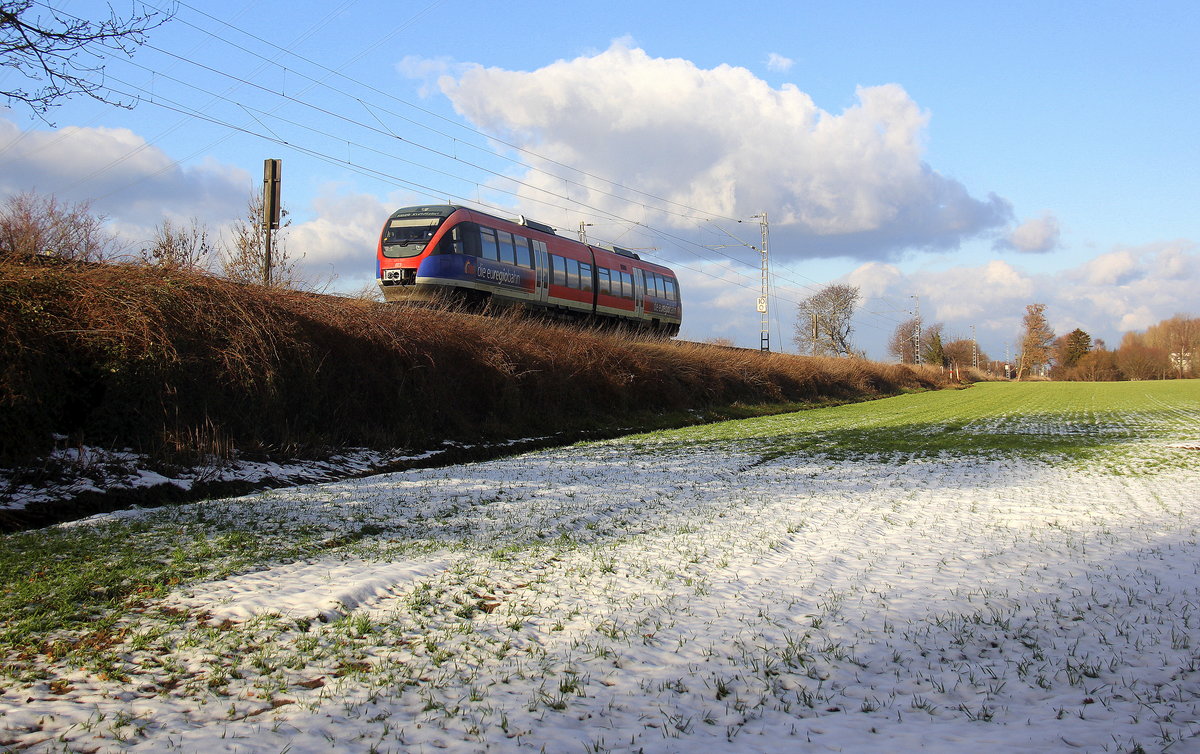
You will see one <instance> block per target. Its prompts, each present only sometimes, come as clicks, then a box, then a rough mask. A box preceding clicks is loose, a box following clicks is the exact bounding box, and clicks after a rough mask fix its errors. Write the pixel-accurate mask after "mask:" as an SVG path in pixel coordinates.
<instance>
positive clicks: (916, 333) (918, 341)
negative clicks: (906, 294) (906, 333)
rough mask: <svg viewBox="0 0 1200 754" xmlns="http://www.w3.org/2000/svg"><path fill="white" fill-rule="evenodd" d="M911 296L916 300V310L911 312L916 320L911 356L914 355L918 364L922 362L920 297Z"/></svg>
mask: <svg viewBox="0 0 1200 754" xmlns="http://www.w3.org/2000/svg"><path fill="white" fill-rule="evenodd" d="M913 298H914V299H916V302H917V309H916V312H915V313H914V314H913V317H914V318H915V319H916V321H917V326H916V327H914V328H913V348H915V349H916V351H915V353H914V354H913V356H914V357H915V361H916V363H918V364H920V363H922V360H921V297H920V296H913Z"/></svg>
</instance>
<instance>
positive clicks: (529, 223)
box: [391, 204, 558, 235]
mask: <svg viewBox="0 0 1200 754" xmlns="http://www.w3.org/2000/svg"><path fill="white" fill-rule="evenodd" d="M460 209H465V210H467V211H468V212H470V213H471V214H473V215H483V216H485V217H490V218H492V219H494V220H503V221H504V222H510V223H516V224H517V225H523V226H525V227H526V228H530V229H531V230H537V231H541V232H542V233H549V234H550V235H558V234H557V233H556V232H555V230H554V228H552V227H551V226H549V225H547V224H546V223H540V222H538V221H537V220H533V219H530V218H528V217H525V215H519V216H518V217H517V218H516V219H515V220H505V219H504V218H503V217H497V216H496V215H489V214H488V213H486V212H480V211H479V210H477V209H471V208H470V207H464V206H462V205H461V204H420V205H417V206H414V207H402V208H400V209H398V210H396V211H395V212H393V213H392V215H391V216H392V217H443V218H445V217H449V216H450V215H453V214H454V213H455V212H457V211H458V210H460Z"/></svg>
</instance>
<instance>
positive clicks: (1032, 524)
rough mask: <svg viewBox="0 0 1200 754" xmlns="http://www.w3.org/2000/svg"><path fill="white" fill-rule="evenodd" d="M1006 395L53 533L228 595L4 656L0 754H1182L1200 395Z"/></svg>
mask: <svg viewBox="0 0 1200 754" xmlns="http://www.w3.org/2000/svg"><path fill="white" fill-rule="evenodd" d="M1035 387H1036V386H1028V389H1032V388H1035ZM1147 389H1149V388H1147ZM1022 390H1027V386H1020V385H1018V386H1008V385H1005V386H988V385H984V386H977V387H976V388H973V389H972V390H971V391H964V393H962V394H961V398H960V397H959V396H955V395H950V396H946V395H944V394H929V395H918V396H905V397H901V398H897V399H890V400H887V401H880V402H876V403H873V404H869V405H868V406H845V407H840V408H834V409H822V410H819V411H812V412H806V413H800V414H792V415H788V416H780V417H772V418H767V419H759V420H752V421H744V422H738V423H734V424H726V425H713V426H710V427H703V428H695V429H690V430H680V431H676V432H669V433H657V434H653V435H646V436H640V437H635V438H624V439H621V440H614V441H607V442H602V443H595V444H586V445H579V446H574V447H569V448H562V449H556V450H549V451H543V452H537V453H530V454H526V455H521V456H518V457H513V458H508V459H503V460H498V461H492V462H487V463H480V464H473V465H465V466H459V467H453V468H442V469H425V470H414V471H408V472H403V473H398V474H389V475H382V476H375V477H369V478H362V479H355V480H351V481H343V482H329V483H323V484H317V485H311V486H305V487H297V488H290V489H278V490H273V491H267V492H263V493H260V494H256V495H251V496H247V497H242V498H236V499H228V500H217V501H206V502H202V503H197V504H193V505H187V506H179V507H174V508H165V509H156V510H153V511H133V512H127V513H122V514H112V515H109V516H104V517H97V518H94V519H89V520H86V521H83V522H78V523H75V524H72V525H67V526H64V527H60V528H59V529H56V530H55V532H56V533H57V535H59V536H75V535H83V534H86V533H87V532H90V531H93V530H95V531H101V530H103V531H105V532H108V533H109V534H111V533H112V532H114V531H115V532H122V531H126V530H127V531H128V532H130V534H129V536H130V537H145V538H153V537H155V536H156V534H157V533H161V534H162V535H163V536H166V535H168V534H170V535H171V536H177V535H179V533H180V532H186V533H187V536H188V537H190V538H191V539H190V540H188V541H192V542H197V541H201V540H203V541H204V542H206V543H207V544H208V549H206V550H205V553H206V554H205V555H203V557H204V558H208V561H206V562H218V561H220V563H224V564H225V566H223V568H224V570H222V568H216V569H215V570H212V571H211V572H212V573H221V576H220V577H212V578H207V579H205V580H201V581H193V582H188V581H184V582H183V583H181V584H179V585H178V586H176V587H175V588H173V589H172V590H171V591H170V593H168V594H167V595H166V596H164V597H155V598H154V599H152V600H143V601H139V602H136V603H131V607H130V608H129V609H128V610H127V611H126V612H124V613H123V614H122V615H121V617H120V619H119V621H118V622H117V623H116V625H114V626H112V627H110V628H109V629H107V630H106V634H105V635H106V636H108V637H109V644H107V645H106V646H105V648H104V649H105V651H104V652H103V653H99V654H100V655H103V658H104V659H103V662H100V661H99V660H97V659H96V656H97V655H96V654H92V655H88V657H89V658H90V659H88V660H87V661H86V662H81V661H79V660H78V659H75V660H73V659H72V658H73V655H72V654H70V653H69V652H68V653H66V654H61V655H60V654H55V653H53V652H51V653H44V654H39V653H36V652H28V651H27V652H24V653H13V652H10V653H9V656H8V658H7V660H6V663H7V665H8V671H9V672H8V673H7V675H6V676H5V677H3V678H0V688H2V689H3V692H2V693H0V745H3V746H8V747H11V748H13V749H14V750H15V749H23V748H26V747H33V748H35V749H37V750H47V751H49V750H57V749H66V750H72V751H75V750H80V751H124V750H127V749H135V750H139V751H176V750H178V751H188V752H216V751H230V752H233V751H237V752H282V751H287V752H292V753H293V754H295V753H298V752H318V751H320V752H323V751H372V750H374V751H433V750H442V749H449V750H455V751H480V750H496V751H508V750H529V751H540V750H545V751H548V752H562V751H567V752H571V751H574V752H599V751H638V750H644V751H647V752H674V751H763V752H768V751H770V752H774V751H780V750H783V749H785V748H789V747H794V748H796V749H798V750H803V751H909V750H918V749H921V750H927V751H935V752H936V751H945V752H960V751H963V750H964V749H966V748H967V747H975V748H977V749H978V750H981V751H1096V752H1099V751H1138V750H1143V751H1147V752H1149V751H1162V750H1167V751H1171V752H1189V751H1200V544H1198V530H1200V451H1197V450H1196V449H1195V446H1196V445H1197V440H1200V384H1197V383H1194V382H1193V383H1192V384H1191V387H1190V388H1189V390H1190V392H1189V391H1183V392H1180V391H1178V390H1176V391H1175V392H1172V393H1170V394H1169V395H1168V396H1166V397H1162V396H1157V397H1154V398H1152V399H1151V400H1149V401H1148V402H1145V401H1143V402H1141V403H1139V404H1138V405H1139V406H1141V408H1138V409H1136V410H1128V411H1121V410H1120V409H1119V407H1116V410H1113V409H1114V407H1113V406H1102V407H1096V408H1095V409H1091V408H1085V409H1081V410H1078V411H1075V412H1074V413H1066V414H1060V415H1057V416H1053V417H1051V416H1049V415H1048V414H1044V413H1039V411H1038V410H1035V408H1036V407H1031V406H1023V405H1022V403H1021V400H1020V398H1021V396H1022V395H1025V394H1026V393H1023V392H1021V391H1022ZM989 391H992V392H990V393H989ZM999 391H1005V392H1004V393H1003V396H1002V397H1001V399H1000V400H998V401H995V403H996V405H1004V406H1006V408H1005V409H1004V410H1003V411H1001V412H998V413H997V412H995V411H993V413H992V414H987V412H986V411H983V410H977V411H976V413H975V415H971V414H970V411H964V413H963V414H962V415H959V414H956V413H955V408H954V406H955V404H954V403H953V401H954V400H964V401H970V400H978V399H977V396H984V397H988V396H991V395H999ZM1181 396H1182V397H1181ZM989 405H991V404H989ZM1147 405H1148V406H1150V407H1151V409H1146V408H1145V406H1147ZM906 413H907V414H911V415H912V416H914V417H920V421H919V422H918V421H915V420H914V421H913V422H911V423H909V424H903V423H897V421H898V420H897V417H902V416H904V415H906ZM964 415H965V416H966V418H963V416H964ZM848 432H853V433H858V434H854V435H853V439H854V442H855V443H858V444H857V445H856V446H848V445H847V444H846V443H847V442H849V440H848V439H847V438H849V437H851V435H849V434H847V433H848ZM947 432H953V433H955V434H956V435H958V436H961V437H962V438H964V445H968V444H969V445H971V447H972V448H973V450H972V452H953V451H948V450H946V449H945V447H946V446H945V442H944V437H943V435H944V434H945V433H947ZM935 436H937V437H939V438H942V439H941V440H940V441H939V442H938V443H936V444H935V443H934V442H933V440H932V438H933V437H935ZM864 437H865V438H876V439H877V440H878V442H873V441H865V440H863V439H862V438H864ZM922 437H928V438H931V439H930V440H929V444H928V445H927V446H926V445H923V444H922V440H921V438H922ZM990 438H1001V439H1002V440H1003V442H996V443H994V444H989V442H988V441H989V439H990ZM1047 438H1049V440H1047ZM968 439H970V440H971V442H970V443H968V442H967V440H968ZM1060 441H1061V442H1060ZM1055 443H1059V444H1055ZM931 448H932V450H931ZM1093 449H1099V450H1098V452H1097V451H1095V450H1093ZM123 527H125V528H123ZM298 541H299V542H303V543H304V545H303V547H301V549H300V550H295V549H289V548H294V546H295V543H296V542H298ZM222 543H224V544H222ZM222 546H224V547H226V548H228V549H229V550H230V551H231V552H230V553H227V554H222V553H220V552H217V550H219V549H220V547H222ZM147 548H148V550H147V551H148V552H153V547H152V546H150V545H147ZM232 551H237V552H232ZM214 552H215V554H214ZM247 552H250V553H251V555H250V556H249V557H248V558H247V555H246V553H247ZM161 557H163V558H164V559H168V558H170V557H176V558H178V557H180V555H179V553H178V552H175V553H173V554H172V553H166V552H164V553H162V554H161ZM197 557H198V558H199V557H201V556H200V555H197ZM220 558H225V560H220ZM231 563H236V564H238V565H229V564H231ZM73 637H74V638H73V639H72V641H76V642H78V643H86V637H83V638H81V637H80V636H79V635H77V634H76V635H73Z"/></svg>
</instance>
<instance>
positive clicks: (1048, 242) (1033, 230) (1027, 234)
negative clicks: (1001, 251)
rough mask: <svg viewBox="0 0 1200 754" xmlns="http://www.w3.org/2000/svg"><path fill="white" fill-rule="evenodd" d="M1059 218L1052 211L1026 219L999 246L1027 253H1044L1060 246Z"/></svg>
mask: <svg viewBox="0 0 1200 754" xmlns="http://www.w3.org/2000/svg"><path fill="white" fill-rule="evenodd" d="M1058 239H1059V227H1058V218H1057V217H1055V216H1054V215H1053V214H1052V213H1050V212H1044V213H1042V216H1041V217H1035V218H1033V219H1032V220H1026V221H1025V222H1023V223H1021V224H1020V225H1018V226H1017V227H1015V228H1013V229H1012V230H1011V231H1009V232H1008V233H1007V234H1006V235H1005V236H1004V237H1003V238H1002V239H1001V240H1000V241H999V242H998V243H997V246H998V247H1000V248H1006V249H1015V250H1017V251H1021V252H1025V253H1027V254H1044V253H1046V252H1048V251H1053V250H1054V249H1056V248H1058Z"/></svg>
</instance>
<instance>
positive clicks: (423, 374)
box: [0, 260, 940, 461]
mask: <svg viewBox="0 0 1200 754" xmlns="http://www.w3.org/2000/svg"><path fill="white" fill-rule="evenodd" d="M0 359H2V364H0V459H2V460H4V461H19V460H22V459H26V458H30V457H33V456H36V455H37V454H39V453H41V452H43V451H44V450H46V449H47V448H48V447H49V446H50V444H51V442H52V436H53V434H54V433H59V434H63V435H70V436H71V437H72V438H74V439H75V440H76V441H78V442H89V443H95V444H101V445H106V446H115V447H133V448H137V449H140V450H143V451H148V452H151V453H162V454H172V453H176V454H177V453H185V454H186V453H203V452H217V453H224V452H228V451H229V450H230V449H232V448H234V447H237V448H240V449H243V450H245V449H254V448H261V449H273V450H280V451H285V452H287V451H290V450H291V449H296V448H325V447H336V446H341V445H358V446H373V447H396V446H406V445H407V446H411V445H419V444H424V443H430V442H434V441H439V440H444V439H478V438H513V437H521V436H525V435H527V434H549V433H553V432H558V431H565V432H571V431H576V430H583V429H594V428H612V427H618V426H623V427H630V426H641V425H645V423H646V422H647V421H649V420H651V417H654V416H658V417H662V416H664V415H669V414H672V413H678V414H680V415H681V416H682V415H684V414H685V413H686V412H689V411H695V410H712V409H720V408H722V407H728V406H731V405H735V404H744V405H762V404H795V403H822V402H829V401H844V400H854V399H860V398H864V397H871V396H877V395H885V394H891V393H896V392H899V391H902V390H914V389H925V388H931V387H937V386H938V385H939V382H940V376H939V375H935V374H932V373H923V372H920V371H918V370H915V369H913V368H910V367H906V366H900V365H883V364H875V363H871V362H866V361H859V360H850V359H820V358H807V357H799V356H789V355H782V354H765V355H764V354H760V353H758V352H755V351H745V350H737V349H729V348H724V347H721V346H712V345H704V344H687V343H672V342H666V341H661V340H645V339H638V338H632V337H628V336H622V335H614V334H608V333H603V332H598V331H588V330H579V329H571V328H567V327H564V326H558V325H551V324H546V323H543V322H540V321H536V320H531V319H519V318H515V317H505V318H488V317H480V316H474V315H470V314H465V313H461V312H453V311H445V310H433V309H417V308H407V307H400V306H396V305H385V304H379V303H374V302H370V301H362V300H358V299H348V298H341V297H335V296H323V295H318V294H312V293H301V292H296V291H287V290H277V289H264V288H262V287H259V286H252V285H243V284H238V283H233V282H230V281H227V280H221V279H217V278H213V277H210V276H206V275H201V274H196V273H189V272H185V271H178V270H174V271H172V270H163V269H155V268H148V267H142V266H135V265H114V264H100V265H94V264H75V263H70V264H67V263H61V262H59V263H54V262H46V261H40V260H26V261H24V262H12V263H4V264H0Z"/></svg>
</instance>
